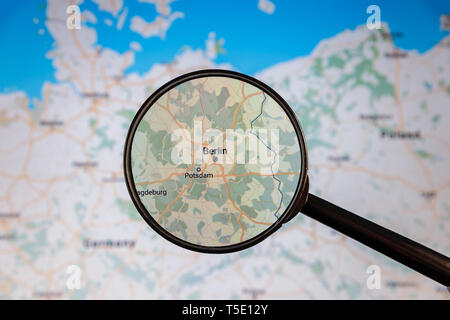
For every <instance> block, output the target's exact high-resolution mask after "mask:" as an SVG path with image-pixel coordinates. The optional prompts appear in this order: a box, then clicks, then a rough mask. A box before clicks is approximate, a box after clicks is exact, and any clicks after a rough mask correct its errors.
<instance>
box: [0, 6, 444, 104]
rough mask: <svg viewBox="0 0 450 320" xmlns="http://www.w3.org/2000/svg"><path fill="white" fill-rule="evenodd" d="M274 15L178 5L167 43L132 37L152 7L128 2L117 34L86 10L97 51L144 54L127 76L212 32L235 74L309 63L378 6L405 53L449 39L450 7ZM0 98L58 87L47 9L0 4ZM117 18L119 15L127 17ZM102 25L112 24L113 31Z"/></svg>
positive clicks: (279, 11)
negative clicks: (444, 26)
mask: <svg viewBox="0 0 450 320" xmlns="http://www.w3.org/2000/svg"><path fill="white" fill-rule="evenodd" d="M272 2H273V3H274V4H275V6H276V8H275V12H274V13H273V14H271V15H270V14H267V13H264V12H262V11H260V10H259V9H258V8H257V4H258V0H247V1H238V0H231V1H210V0H195V1H186V0H178V1H175V2H173V3H171V8H172V12H174V11H181V12H183V13H184V15H185V16H184V18H182V19H178V20H176V21H174V22H173V24H172V26H171V27H170V28H169V30H168V31H167V34H166V37H165V39H161V38H159V37H151V38H148V39H145V38H143V37H142V36H140V35H139V34H137V33H135V32H133V31H131V30H130V29H129V27H130V20H131V17H133V16H136V15H139V16H141V17H143V18H144V19H145V20H146V21H148V22H150V21H153V20H154V19H155V18H156V17H157V16H158V13H157V12H156V9H155V7H154V6H153V5H150V4H146V3H142V2H138V1H137V0H126V1H124V3H125V4H124V7H126V8H127V10H128V15H127V18H126V20H125V24H124V26H123V28H122V29H121V30H118V29H117V27H116V25H117V17H113V16H112V15H111V14H110V13H108V12H104V11H100V10H99V9H98V6H97V5H96V4H95V3H93V2H92V1H91V0H85V1H84V2H83V4H82V5H81V10H82V11H83V10H89V11H91V12H93V13H94V14H95V16H96V17H97V20H98V21H97V23H96V24H95V25H93V24H90V23H88V25H87V26H89V27H95V28H96V30H97V33H98V42H99V43H98V44H99V45H100V46H102V47H109V48H112V49H114V50H116V51H118V52H120V53H123V52H125V51H127V50H130V42H132V41H136V42H138V43H139V44H140V45H141V46H142V48H143V49H142V51H139V52H136V57H135V64H134V65H133V66H131V67H129V68H128V69H127V70H126V72H127V73H131V72H137V73H139V74H143V73H145V72H147V71H148V70H149V69H150V68H151V66H152V65H153V64H155V63H166V62H169V61H172V60H173V59H174V57H175V56H176V55H178V54H180V52H181V50H182V49H183V48H185V47H186V46H189V47H191V48H193V49H197V48H202V49H203V48H204V46H205V40H206V39H207V38H208V34H209V33H210V32H211V31H214V32H215V33H216V35H217V38H224V39H225V44H224V49H225V53H224V54H221V55H219V56H218V58H217V62H219V63H220V62H224V63H225V62H226V63H230V64H231V65H233V67H234V68H235V69H236V70H239V71H241V72H244V73H247V74H254V73H256V72H258V71H261V70H263V69H265V68H267V67H270V66H272V65H274V64H277V63H280V62H283V61H287V60H290V59H293V58H296V57H299V56H304V55H308V54H309V53H310V52H311V51H312V50H313V49H314V47H315V46H316V45H317V44H318V42H319V41H320V40H322V39H325V38H330V37H333V36H334V35H336V34H338V33H340V32H341V31H343V30H345V29H354V28H355V27H357V26H358V25H362V24H365V23H366V20H367V18H368V16H369V14H367V13H366V9H367V7H368V6H369V5H372V4H376V5H378V6H379V7H380V8H381V20H382V21H384V22H387V23H388V24H389V27H390V29H391V31H393V32H401V33H402V35H403V36H402V37H398V38H394V41H395V44H396V45H397V46H398V47H400V48H403V49H407V50H410V49H416V50H418V51H419V52H421V53H423V52H425V51H427V50H428V49H430V48H432V47H433V46H434V45H435V44H436V43H437V42H439V41H440V40H441V39H442V38H443V37H445V36H446V35H448V34H449V32H448V31H441V30H440V27H439V26H440V22H439V19H440V15H441V14H450V1H445V0H427V1H418V0H415V1H414V0H412V1H406V0H397V1H374V0H368V1H365V0H361V1H356V0H343V1H336V0H316V1H295V2H294V1H290V0H283V1H281V0H272ZM0 7H1V9H2V10H1V11H0V41H1V43H2V49H1V50H0V69H1V70H2V72H1V76H0V93H1V92H11V91H16V90H23V91H25V92H26V93H27V94H28V96H29V97H30V98H38V99H40V98H41V89H42V85H43V83H44V82H45V81H50V82H55V81H56V80H55V78H54V68H53V66H52V62H51V60H50V59H48V58H47V57H46V53H47V52H48V51H49V50H51V49H52V48H53V47H54V46H55V43H54V41H53V39H52V37H51V35H50V34H49V33H48V30H47V29H46V27H45V23H44V22H45V10H46V2H45V1H40V0H38V1H5V0H3V1H1V3H0ZM123 10H124V9H122V11H121V12H119V15H120V14H121V13H123ZM105 19H109V20H111V21H113V25H112V26H108V25H107V24H105Z"/></svg>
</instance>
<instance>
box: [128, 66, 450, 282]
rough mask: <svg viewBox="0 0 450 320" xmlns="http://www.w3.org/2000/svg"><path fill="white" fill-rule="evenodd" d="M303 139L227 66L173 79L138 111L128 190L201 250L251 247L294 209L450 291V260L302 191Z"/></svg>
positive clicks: (284, 110) (285, 110) (273, 101)
mask: <svg viewBox="0 0 450 320" xmlns="http://www.w3.org/2000/svg"><path fill="white" fill-rule="evenodd" d="M307 168H308V161H307V150H306V143H305V138H304V135H303V133H302V129H301V127H300V124H299V121H298V120H297V118H296V116H295V114H294V112H293V111H292V109H291V108H290V107H289V105H288V104H287V103H286V102H285V101H284V100H283V99H282V98H281V97H280V96H279V95H278V94H277V93H276V92H275V91H274V90H272V89H271V88H270V87H269V86H267V85H265V84H264V83H262V82H261V81H259V80H256V79H254V78H252V77H249V76H246V75H243V74H240V73H237V72H232V71H226V70H202V71H196V72H192V73H188V74H185V75H183V76H180V77H178V78H176V79H174V80H172V81H170V82H168V83H167V84H165V85H163V86H162V87H161V88H159V89H158V90H157V91H155V92H154V93H153V94H152V95H151V96H150V97H149V98H148V99H147V100H146V101H145V102H144V104H143V105H142V107H141V108H140V109H139V111H138V113H137V114H136V116H135V118H134V120H133V122H132V124H131V126H130V129H129V132H128V135H127V139H126V143H125V151H124V171H125V181H126V184H127V188H128V191H129V193H130V196H131V198H132V200H133V203H134V205H135V206H136V208H137V210H138V211H139V213H140V214H141V216H142V217H143V218H144V220H145V221H146V222H147V223H148V224H149V225H150V227H152V228H153V229H154V230H155V231H156V232H157V233H159V234H160V235H161V236H162V237H164V238H165V239H167V240H169V241H171V242H173V243H174V244H176V245H179V246H181V247H183V248H186V249H190V250H193V251H197V252H204V253H229V252H234V251H239V250H243V249H246V248H248V247H250V246H253V245H255V244H257V243H259V242H261V241H262V240H264V239H265V238H267V237H268V236H270V235H271V234H273V233H274V232H275V231H277V230H278V229H279V228H280V227H281V226H282V225H283V224H284V223H286V222H288V221H289V220H291V219H292V218H293V217H294V216H296V215H297V214H298V213H299V212H302V213H303V214H305V215H307V216H309V217H311V218H314V219H316V220H318V221H319V222H321V223H323V224H325V225H327V226H329V227H331V228H333V229H335V230H337V231H340V232H342V233H343V234H345V235H347V236H349V237H351V238H353V239H355V240H357V241H359V242H361V243H363V244H365V245H367V246H369V247H371V248H373V249H375V250H377V251H379V252H381V253H383V254H385V255H387V256H389V257H391V258H392V259H394V260H396V261H398V262H400V263H403V264H405V265H406V266H408V267H410V268H412V269H414V270H416V271H418V272H420V273H422V274H424V275H426V276H428V277H429V278H431V279H434V280H436V281H438V282H440V283H441V284H443V285H445V286H447V287H448V286H450V259H449V258H448V257H446V256H444V255H442V254H440V253H438V252H435V251H433V250H431V249H429V248H427V247H425V246H423V245H421V244H419V243H416V242H414V241H412V240H410V239H407V238H405V237H403V236H401V235H399V234H397V233H395V232H392V231H390V230H388V229H386V228H383V227H381V226H379V225H377V224H375V223H373V222H370V221H368V220H366V219H364V218H362V217H360V216H358V215H355V214H353V213H351V212H349V211H347V210H344V209H342V208H340V207H338V206H336V205H334V204H332V203H330V202H327V201H325V200H323V199H321V198H319V197H317V196H314V195H312V194H309V193H308V189H309V182H308V172H307Z"/></svg>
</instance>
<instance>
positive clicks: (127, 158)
mask: <svg viewBox="0 0 450 320" xmlns="http://www.w3.org/2000/svg"><path fill="white" fill-rule="evenodd" d="M205 77H226V78H233V79H236V80H240V81H244V82H246V83H248V84H250V85H253V86H255V87H257V88H258V89H260V90H262V91H263V92H264V93H266V94H268V95H269V96H270V97H271V98H272V99H273V100H275V102H276V103H278V105H279V106H280V107H281V108H282V109H283V111H284V112H285V113H286V114H287V116H288V118H289V120H290V121H291V123H292V126H293V127H294V130H295V133H296V135H297V140H298V143H299V146H300V153H301V168H300V179H299V180H298V183H297V187H296V190H295V193H294V196H293V197H292V199H291V201H290V203H289V205H288V206H287V207H286V209H285V210H284V212H283V214H282V216H281V217H280V218H278V219H277V221H275V222H274V223H273V224H272V225H271V226H270V227H268V228H267V229H266V230H264V231H263V232H261V233H259V234H257V235H256V236H254V237H252V238H250V239H247V240H245V241H242V242H239V243H236V244H232V245H226V246H203V245H198V244H194V243H191V242H188V241H186V240H183V239H181V238H179V237H177V236H175V235H173V234H172V233H170V232H169V231H168V230H166V229H165V228H164V227H163V226H161V225H160V224H159V223H158V222H157V221H156V220H155V219H154V218H153V217H152V216H151V214H150V213H149V212H148V211H147V209H146V208H145V206H144V204H143V203H142V202H141V201H140V198H139V195H138V194H137V190H136V185H135V182H134V178H133V172H132V169H131V149H132V143H133V139H134V135H135V133H136V130H137V127H138V126H139V124H140V123H141V121H142V118H143V117H144V116H145V115H146V114H147V112H148V111H149V110H150V108H151V107H152V106H153V105H154V104H155V103H156V101H158V99H159V98H161V97H162V96H163V95H164V94H166V93H167V92H168V91H170V90H172V89H173V88H175V87H176V86H178V85H180V84H182V83H185V82H188V81H190V80H194V79H198V78H205ZM307 161H308V159H307V152H306V143H305V139H304V135H303V131H302V129H301V127H300V124H299V122H298V120H297V117H296V115H295V113H294V111H293V110H292V109H291V108H290V107H289V105H288V104H287V102H286V101H285V100H284V99H283V98H282V97H281V96H280V95H279V94H278V93H276V92H275V91H274V90H273V89H272V88H270V87H269V86H268V85H266V84H265V83H263V82H261V81H259V80H257V79H255V78H253V77H250V76H247V75H245V74H242V73H239V72H235V71H229V70H222V69H205V70H199V71H194V72H190V73H186V74H183V75H181V76H179V77H177V78H175V79H173V80H171V81H169V82H167V83H166V84H164V85H163V86H161V87H160V88H159V89H158V90H156V91H155V92H154V93H153V94H152V95H151V96H150V97H149V98H148V99H147V100H146V101H145V102H144V103H143V104H142V106H141V107H140V108H139V110H138V112H137V113H136V115H135V116H134V119H133V121H132V122H131V125H130V129H129V130H128V134H127V137H126V140H125V149H124V162H123V163H124V173H125V182H126V185H127V189H128V193H129V194H130V197H131V199H132V201H133V203H134V205H135V207H136V208H137V210H138V212H139V214H140V215H141V216H142V218H143V219H144V220H145V221H146V222H147V224H148V225H149V226H150V227H151V228H152V229H153V230H155V231H156V232H157V233H158V234H159V235H160V236H162V237H163V238H165V239H166V240H168V241H170V242H172V243H174V244H176V245H178V246H181V247H183V248H185V249H189V250H192V251H196V252H202V253H230V252H235V251H240V250H243V249H246V248H249V247H251V246H254V245H256V244H257V243H259V242H261V241H263V240H264V239H265V238H267V237H268V236H269V235H271V234H272V233H274V232H275V231H276V230H277V229H279V228H280V227H281V225H282V224H283V223H284V222H285V221H286V219H287V218H289V216H290V214H289V213H290V212H291V210H293V209H295V204H296V200H297V199H299V198H300V197H301V195H302V191H303V192H307V190H306V191H305V190H302V187H303V186H305V183H306V179H307V167H308V166H307Z"/></svg>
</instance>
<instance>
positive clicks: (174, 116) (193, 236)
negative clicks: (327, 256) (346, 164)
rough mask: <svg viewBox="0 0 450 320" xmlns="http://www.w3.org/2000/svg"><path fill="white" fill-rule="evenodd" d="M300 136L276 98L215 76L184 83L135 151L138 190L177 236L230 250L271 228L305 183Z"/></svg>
mask: <svg viewBox="0 0 450 320" xmlns="http://www.w3.org/2000/svg"><path fill="white" fill-rule="evenodd" d="M301 160H302V159H301V153H300V146H299V142H298V139H297V135H296V131H295V129H294V127H293V124H292V123H291V121H290V119H289V117H288V115H287V114H286V113H285V111H284V109H283V108H282V107H281V106H280V105H279V104H278V103H277V102H276V101H275V100H274V99H273V98H272V97H271V96H270V95H269V94H267V93H266V92H264V91H261V89H259V88H257V87H255V86H253V85H251V84H249V83H247V82H244V81H242V80H238V79H234V78H229V77H222V76H209V77H201V78H197V79H194V80H189V81H186V82H183V83H181V84H179V85H177V86H176V87H174V88H172V89H170V90H168V91H166V92H165V93H164V94H163V95H162V96H160V98H158V100H157V101H156V102H155V103H154V104H153V105H151V106H150V107H149V109H148V110H147V112H146V114H145V115H144V116H143V117H142V119H141V121H140V123H139V124H138V126H137V129H136V132H135V135H134V138H133V141H132V153H131V169H132V175H133V179H134V184H135V186H136V191H137V194H138V196H139V199H140V201H141V203H142V204H143V205H144V207H145V208H146V209H147V211H148V212H149V213H150V215H151V216H152V217H153V218H154V219H155V220H156V221H157V222H158V223H159V224H160V225H161V226H162V227H163V228H164V229H165V230H167V231H169V232H170V233H171V234H173V235H175V236H176V237H178V238H180V239H183V240H185V241H187V242H190V243H193V244H197V245H202V246H228V245H233V244H237V243H240V242H243V241H246V240H248V239H251V238H253V237H255V236H257V235H258V234H260V233H261V232H263V231H265V230H266V229H267V228H268V227H270V226H271V225H272V224H273V223H274V222H276V221H277V219H278V218H280V216H281V215H282V214H283V212H284V211H285V209H286V208H287V207H288V206H289V204H290V202H291V200H292V198H293V196H294V193H295V191H296V188H297V185H298V180H299V178H300V168H301Z"/></svg>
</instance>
